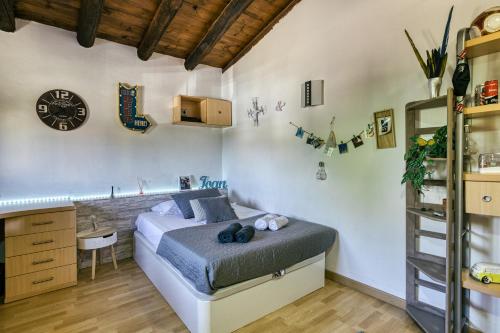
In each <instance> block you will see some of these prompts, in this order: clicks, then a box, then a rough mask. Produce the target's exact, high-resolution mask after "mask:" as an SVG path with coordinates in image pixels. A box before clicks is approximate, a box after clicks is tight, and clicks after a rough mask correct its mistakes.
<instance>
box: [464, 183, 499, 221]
mask: <svg viewBox="0 0 500 333" xmlns="http://www.w3.org/2000/svg"><path fill="white" fill-rule="evenodd" d="M465 212H467V213H471V214H480V215H490V216H500V183H495V182H465Z"/></svg>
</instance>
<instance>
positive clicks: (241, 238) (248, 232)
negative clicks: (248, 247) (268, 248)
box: [236, 225, 255, 243]
mask: <svg viewBox="0 0 500 333" xmlns="http://www.w3.org/2000/svg"><path fill="white" fill-rule="evenodd" d="M253 235H255V228H254V227H253V226H251V225H247V226H244V227H243V228H242V229H241V230H239V231H238V232H237V233H236V241H237V242H238V243H248V242H249V241H250V240H251V239H252V238H253Z"/></svg>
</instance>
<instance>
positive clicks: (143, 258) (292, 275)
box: [134, 231, 325, 333]
mask: <svg viewBox="0 0 500 333" xmlns="http://www.w3.org/2000/svg"><path fill="white" fill-rule="evenodd" d="M134 240H135V246H134V259H135V261H136V262H137V264H138V265H139V267H141V269H142V270H143V271H144V273H146V275H147V276H148V278H149V279H150V280H151V282H152V283H153V284H154V285H155V286H156V288H157V289H158V291H159V292H160V293H161V294H162V295H163V297H164V298H165V300H166V301H167V302H168V304H169V305H170V306H171V307H172V308H173V309H174V311H175V312H176V313H177V315H178V316H179V317H180V318H181V320H182V321H183V322H184V324H185V325H186V326H187V328H188V329H189V330H190V331H191V332H192V333H228V332H232V331H234V330H236V329H238V328H240V327H243V326H245V325H247V324H249V323H251V322H253V321H255V320H257V319H259V318H261V317H263V316H265V315H266V314H268V313H271V312H273V311H275V310H277V309H279V308H281V307H283V306H285V305H287V304H290V303H292V302H293V301H295V300H297V299H299V298H301V297H303V296H305V295H307V294H309V293H311V292H313V291H315V290H317V289H320V288H322V287H324V285H325V254H324V253H322V254H320V255H318V256H316V257H314V258H310V259H308V260H306V261H303V262H302V263H299V264H297V265H295V266H292V267H290V268H289V269H287V270H286V271H287V272H286V274H285V275H284V276H282V277H280V278H278V279H275V278H274V279H273V278H272V276H271V275H268V276H263V277H260V278H257V279H253V280H250V281H246V282H242V283H239V284H237V285H234V286H231V287H228V288H224V289H221V290H219V291H217V292H216V293H215V294H214V295H206V294H203V293H200V292H198V291H197V290H196V289H195V288H194V287H192V285H191V284H190V283H189V282H187V281H186V280H184V278H183V277H182V275H181V273H180V272H179V271H178V270H177V269H176V268H174V267H173V266H172V265H170V264H169V263H168V262H167V261H166V260H165V259H163V258H162V257H160V256H158V255H157V254H156V251H155V249H153V247H152V246H151V244H150V243H149V242H148V241H147V240H146V239H145V238H144V236H142V234H141V233H140V232H138V231H136V232H135V233H134Z"/></svg>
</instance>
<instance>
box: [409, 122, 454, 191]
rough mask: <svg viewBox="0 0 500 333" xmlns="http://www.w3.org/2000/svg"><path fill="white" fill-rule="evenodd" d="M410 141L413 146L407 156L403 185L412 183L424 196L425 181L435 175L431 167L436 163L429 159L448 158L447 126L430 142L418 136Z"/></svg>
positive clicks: (438, 131) (440, 129)
mask: <svg viewBox="0 0 500 333" xmlns="http://www.w3.org/2000/svg"><path fill="white" fill-rule="evenodd" d="M410 140H411V141H412V142H413V144H412V145H411V147H410V148H409V149H408V151H407V152H406V154H405V161H406V171H405V173H404V174H403V180H402V181H401V184H404V183H407V182H410V184H411V185H412V187H413V188H414V189H415V190H416V191H417V192H418V194H423V191H424V190H425V186H424V180H425V179H426V178H428V176H430V175H432V173H433V170H432V169H431V168H429V166H432V164H433V163H434V162H433V161H432V160H429V158H446V152H447V141H448V130H447V126H444V127H441V128H439V129H438V130H437V131H436V133H435V134H434V136H433V137H432V139H430V140H425V139H424V138H422V137H420V136H418V135H417V136H414V137H412V138H411V139H410Z"/></svg>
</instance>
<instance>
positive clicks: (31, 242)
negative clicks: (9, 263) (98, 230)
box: [5, 229, 76, 257]
mask: <svg viewBox="0 0 500 333" xmlns="http://www.w3.org/2000/svg"><path fill="white" fill-rule="evenodd" d="M75 245H76V232H75V229H66V230H58V231H48V232H41V233H38V234H31V235H23V236H15V237H7V238H5V256H6V257H14V256H20V255H23V254H28V253H35V252H42V251H47V250H52V249H58V248H61V247H69V246H75Z"/></svg>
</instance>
